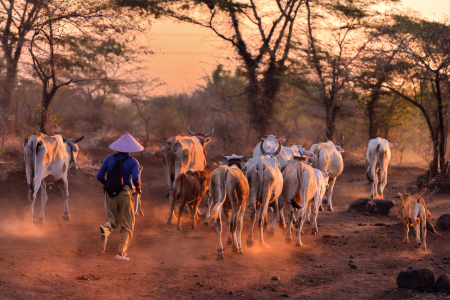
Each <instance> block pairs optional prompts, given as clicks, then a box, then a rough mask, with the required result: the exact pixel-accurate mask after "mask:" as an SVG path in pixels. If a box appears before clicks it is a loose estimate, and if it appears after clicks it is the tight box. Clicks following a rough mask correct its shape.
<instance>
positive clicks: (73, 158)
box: [55, 132, 84, 169]
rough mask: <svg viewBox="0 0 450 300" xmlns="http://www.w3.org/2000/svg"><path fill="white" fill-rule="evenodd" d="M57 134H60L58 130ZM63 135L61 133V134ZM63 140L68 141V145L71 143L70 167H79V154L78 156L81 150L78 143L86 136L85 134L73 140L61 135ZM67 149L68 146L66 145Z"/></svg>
mask: <svg viewBox="0 0 450 300" xmlns="http://www.w3.org/2000/svg"><path fill="white" fill-rule="evenodd" d="M55 133H56V134H59V133H57V132H55ZM59 135H61V134H59ZM61 137H62V139H63V142H64V143H66V144H67V145H69V147H70V161H69V169H73V168H75V169H78V164H77V156H78V150H80V148H78V143H79V142H80V141H81V140H82V139H83V138H84V135H82V136H80V137H79V138H76V139H73V140H68V139H66V138H65V137H63V136H62V135H61ZM66 150H67V147H66Z"/></svg>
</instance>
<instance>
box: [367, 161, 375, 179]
mask: <svg viewBox="0 0 450 300" xmlns="http://www.w3.org/2000/svg"><path fill="white" fill-rule="evenodd" d="M366 177H367V179H368V180H369V181H370V182H373V178H372V177H371V176H370V164H369V167H368V168H367V172H366Z"/></svg>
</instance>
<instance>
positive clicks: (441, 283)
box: [434, 273, 450, 295]
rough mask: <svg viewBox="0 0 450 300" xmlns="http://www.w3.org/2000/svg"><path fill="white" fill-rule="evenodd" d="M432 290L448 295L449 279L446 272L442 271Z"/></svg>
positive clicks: (449, 290)
mask: <svg viewBox="0 0 450 300" xmlns="http://www.w3.org/2000/svg"><path fill="white" fill-rule="evenodd" d="M434 291H435V292H436V293H444V294H447V295H450V279H449V278H448V276H447V274H445V273H442V274H441V276H439V278H438V279H437V280H436V283H435V284H434Z"/></svg>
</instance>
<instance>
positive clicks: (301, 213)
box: [295, 209, 305, 246]
mask: <svg viewBox="0 0 450 300" xmlns="http://www.w3.org/2000/svg"><path fill="white" fill-rule="evenodd" d="M298 222H299V226H298V230H297V242H296V243H295V245H296V246H301V245H302V241H301V238H300V237H301V235H302V229H303V223H304V222H305V209H302V210H300V211H299V217H298Z"/></svg>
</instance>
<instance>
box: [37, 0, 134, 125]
mask: <svg viewBox="0 0 450 300" xmlns="http://www.w3.org/2000/svg"><path fill="white" fill-rule="evenodd" d="M37 3H38V5H39V6H40V7H41V12H42V14H41V15H40V17H39V20H38V21H37V23H36V24H35V26H34V28H33V35H32V37H31V40H30V47H29V49H28V50H29V52H30V54H31V58H32V66H33V69H34V70H35V72H36V74H37V76H38V77H39V79H40V80H41V82H42V85H43V88H42V100H41V106H42V108H43V110H42V114H41V125H40V130H41V132H44V133H45V125H46V121H47V111H48V108H49V106H50V103H51V100H52V99H53V97H54V95H55V93H56V91H57V90H58V89H59V88H60V87H62V86H65V85H69V84H70V83H71V82H72V79H66V80H64V81H63V82H62V83H61V81H60V80H59V78H58V77H59V76H57V75H61V73H62V72H61V71H60V70H61V68H62V66H63V65H62V64H61V62H62V61H64V60H63V59H62V57H63V55H62V54H61V53H57V51H56V48H57V47H58V46H59V47H60V48H63V46H64V45H65V44H66V43H65V42H64V41H65V40H66V39H68V38H70V36H75V37H76V36H80V35H84V34H87V32H89V34H92V35H93V34H94V33H95V32H97V33H98V32H103V33H104V35H106V32H107V31H108V30H113V31H115V32H116V33H121V32H123V30H125V29H130V27H132V26H129V25H128V24H125V22H123V24H119V21H121V20H123V19H125V17H126V14H123V16H118V15H117V14H115V11H114V10H113V8H114V7H112V6H109V5H108V4H105V3H104V2H103V1H98V2H95V1H92V2H90V3H89V4H88V5H86V4H85V3H75V4H73V3H72V2H71V1H64V0H62V1H60V2H57V1H48V0H37ZM91 20H96V22H95V23H94V22H91ZM113 21H114V23H113V24H111V23H110V22H113ZM86 27H89V29H88V30H86ZM97 36H99V34H97ZM106 36H107V35H106Z"/></svg>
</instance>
